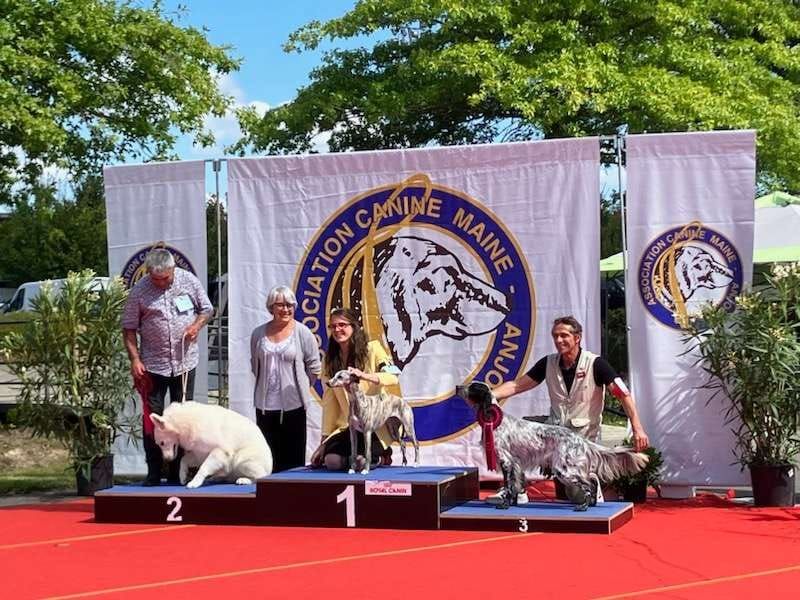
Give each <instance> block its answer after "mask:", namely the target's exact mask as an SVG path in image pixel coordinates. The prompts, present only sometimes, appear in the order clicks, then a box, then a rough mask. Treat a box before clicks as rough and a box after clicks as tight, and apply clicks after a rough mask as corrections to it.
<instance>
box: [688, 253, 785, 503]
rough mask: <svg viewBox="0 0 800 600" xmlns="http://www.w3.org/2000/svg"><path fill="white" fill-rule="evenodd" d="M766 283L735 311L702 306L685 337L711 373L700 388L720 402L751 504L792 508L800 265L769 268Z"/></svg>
mask: <svg viewBox="0 0 800 600" xmlns="http://www.w3.org/2000/svg"><path fill="white" fill-rule="evenodd" d="M767 282H768V285H767V286H765V287H764V288H762V289H759V290H757V291H748V292H745V293H744V294H742V295H741V296H739V297H738V298H737V299H736V309H735V310H734V311H733V312H728V311H726V310H725V308H724V307H722V306H711V305H708V306H706V307H705V308H704V309H703V311H702V314H701V316H700V318H698V319H696V320H695V321H693V322H692V323H691V324H690V326H689V329H688V331H687V334H688V339H689V340H690V341H691V342H693V343H692V344H691V348H690V351H696V352H697V353H698V355H699V364H701V365H702V367H703V369H704V370H705V371H706V373H708V375H709V379H708V382H707V383H706V385H705V387H707V388H710V389H713V390H714V396H712V399H713V398H714V397H717V396H719V397H721V398H722V399H723V402H724V406H725V409H724V416H725V423H726V424H727V425H729V426H730V427H731V429H732V431H733V433H734V435H735V439H736V444H735V447H734V448H733V453H734V455H735V457H736V459H737V461H738V462H739V464H740V465H741V467H742V469H744V467H745V466H746V467H749V469H750V476H751V482H752V485H753V497H754V501H755V504H756V506H791V505H793V504H794V465H793V461H794V459H795V456H796V455H797V453H798V451H800V438H798V431H797V428H798V424H799V423H798V415H800V303H799V299H800V263H796V264H793V265H780V264H779V265H775V266H773V268H772V270H771V273H770V274H769V275H767Z"/></svg>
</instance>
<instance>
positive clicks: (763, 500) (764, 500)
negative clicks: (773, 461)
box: [750, 465, 794, 506]
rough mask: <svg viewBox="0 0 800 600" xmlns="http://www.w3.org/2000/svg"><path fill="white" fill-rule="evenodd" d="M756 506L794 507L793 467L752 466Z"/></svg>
mask: <svg viewBox="0 0 800 600" xmlns="http://www.w3.org/2000/svg"><path fill="white" fill-rule="evenodd" d="M750 481H751V482H752V484H753V502H754V504H755V505H756V506H794V466H793V465H750Z"/></svg>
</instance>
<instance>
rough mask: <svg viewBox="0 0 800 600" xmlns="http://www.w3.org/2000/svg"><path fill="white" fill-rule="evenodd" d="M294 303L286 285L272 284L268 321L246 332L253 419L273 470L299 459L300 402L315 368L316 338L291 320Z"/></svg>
mask: <svg viewBox="0 0 800 600" xmlns="http://www.w3.org/2000/svg"><path fill="white" fill-rule="evenodd" d="M296 305H297V298H296V297H295V295H294V292H292V290H291V289H289V288H288V287H286V286H277V287H274V288H272V289H271V290H270V292H269V294H267V310H268V311H269V313H270V314H271V315H272V320H271V321H267V322H266V323H263V324H261V325H259V326H258V327H256V328H255V329H254V330H253V333H252V334H251V335H250V367H251V369H252V371H253V375H254V376H255V378H256V384H255V393H254V394H253V402H254V403H255V407H256V423H257V424H258V427H259V429H261V432H262V433H263V434H264V437H265V438H266V439H267V443H268V444H269V447H270V449H271V450H272V457H273V461H274V467H273V472H277V471H285V470H286V469H292V468H294V467H300V466H302V465H304V464H305V458H306V408H305V407H306V405H307V403H308V402H310V401H311V386H312V385H314V382H315V381H316V380H317V377H319V373H320V358H319V356H320V355H319V346H318V345H317V340H316V339H315V338H314V334H313V333H311V331H310V330H309V329H308V327H306V326H305V325H303V324H302V323H299V322H298V321H295V319H294V309H295V306H296Z"/></svg>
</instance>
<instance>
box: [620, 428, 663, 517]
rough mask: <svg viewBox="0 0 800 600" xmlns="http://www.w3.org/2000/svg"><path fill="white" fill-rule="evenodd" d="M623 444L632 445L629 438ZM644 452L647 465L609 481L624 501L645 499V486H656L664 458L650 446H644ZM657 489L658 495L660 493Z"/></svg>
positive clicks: (643, 500) (636, 501)
mask: <svg viewBox="0 0 800 600" xmlns="http://www.w3.org/2000/svg"><path fill="white" fill-rule="evenodd" d="M624 445H626V446H632V445H633V444H632V443H631V440H625V442H624ZM643 452H644V454H646V455H647V457H648V458H649V459H650V460H649V461H648V462H647V466H646V467H645V468H644V469H642V470H641V471H639V472H638V473H636V474H635V475H623V476H621V477H618V478H617V479H615V480H614V481H612V482H611V485H612V486H613V488H614V489H615V490H617V493H618V494H619V495H620V496H622V499H623V500H625V501H626V502H635V503H637V504H639V503H642V502H645V501H646V500H647V488H649V487H650V486H653V487H655V488H656V490H659V488H658V485H657V484H658V480H659V478H660V477H661V467H662V465H663V464H664V459H663V458H662V456H661V452H659V451H658V450H656V449H655V448H653V447H652V446H650V447H648V448H646V449H645V450H644V451H643ZM660 493H661V492H660V491H659V495H660Z"/></svg>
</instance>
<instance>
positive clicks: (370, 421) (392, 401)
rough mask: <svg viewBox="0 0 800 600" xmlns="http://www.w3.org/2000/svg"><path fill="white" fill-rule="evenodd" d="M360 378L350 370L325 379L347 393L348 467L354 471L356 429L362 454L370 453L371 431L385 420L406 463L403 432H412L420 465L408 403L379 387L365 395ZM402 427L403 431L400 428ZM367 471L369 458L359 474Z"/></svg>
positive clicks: (415, 463) (410, 434) (378, 427)
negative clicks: (361, 435) (362, 439)
mask: <svg viewBox="0 0 800 600" xmlns="http://www.w3.org/2000/svg"><path fill="white" fill-rule="evenodd" d="M358 382H359V378H358V377H356V376H355V375H353V374H352V373H351V372H350V371H346V370H344V371H339V372H338V373H336V374H335V375H334V376H333V377H331V378H330V379H329V380H328V385H329V386H330V387H341V388H344V391H345V394H347V402H348V404H349V405H350V418H349V425H350V448H351V453H350V470H349V473H355V469H356V449H357V446H356V430H358V431H361V432H363V433H364V456H366V457H370V456H372V454H371V452H370V451H371V446H372V433H373V432H374V431H377V430H378V429H380V428H381V427H382V426H383V424H384V423H386V424H387V426H388V429H389V432H390V433H391V434H392V438H393V439H394V440H395V441H397V442H400V451H401V452H402V454H403V464H404V465H405V464H408V461H407V460H406V443H405V440H404V438H403V434H404V435H408V436H411V442H412V443H413V444H414V466H415V467H416V466H418V465H419V442H417V434H416V432H415V431H414V412H413V411H412V410H411V406H410V405H409V404H408V402H406V401H405V400H403V399H402V398H400V397H399V396H394V395H392V394H388V393H386V392H384V391H383V390H381V393H380V394H376V395H374V396H370V395H367V394H365V393H364V392H363V390H362V389H361V388H360V387H359V385H358ZM401 427H402V431H403V434H401V432H400V428H401ZM368 473H369V458H367V461H366V464H365V465H364V469H363V470H362V471H361V474H362V475H366V474H368Z"/></svg>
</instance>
